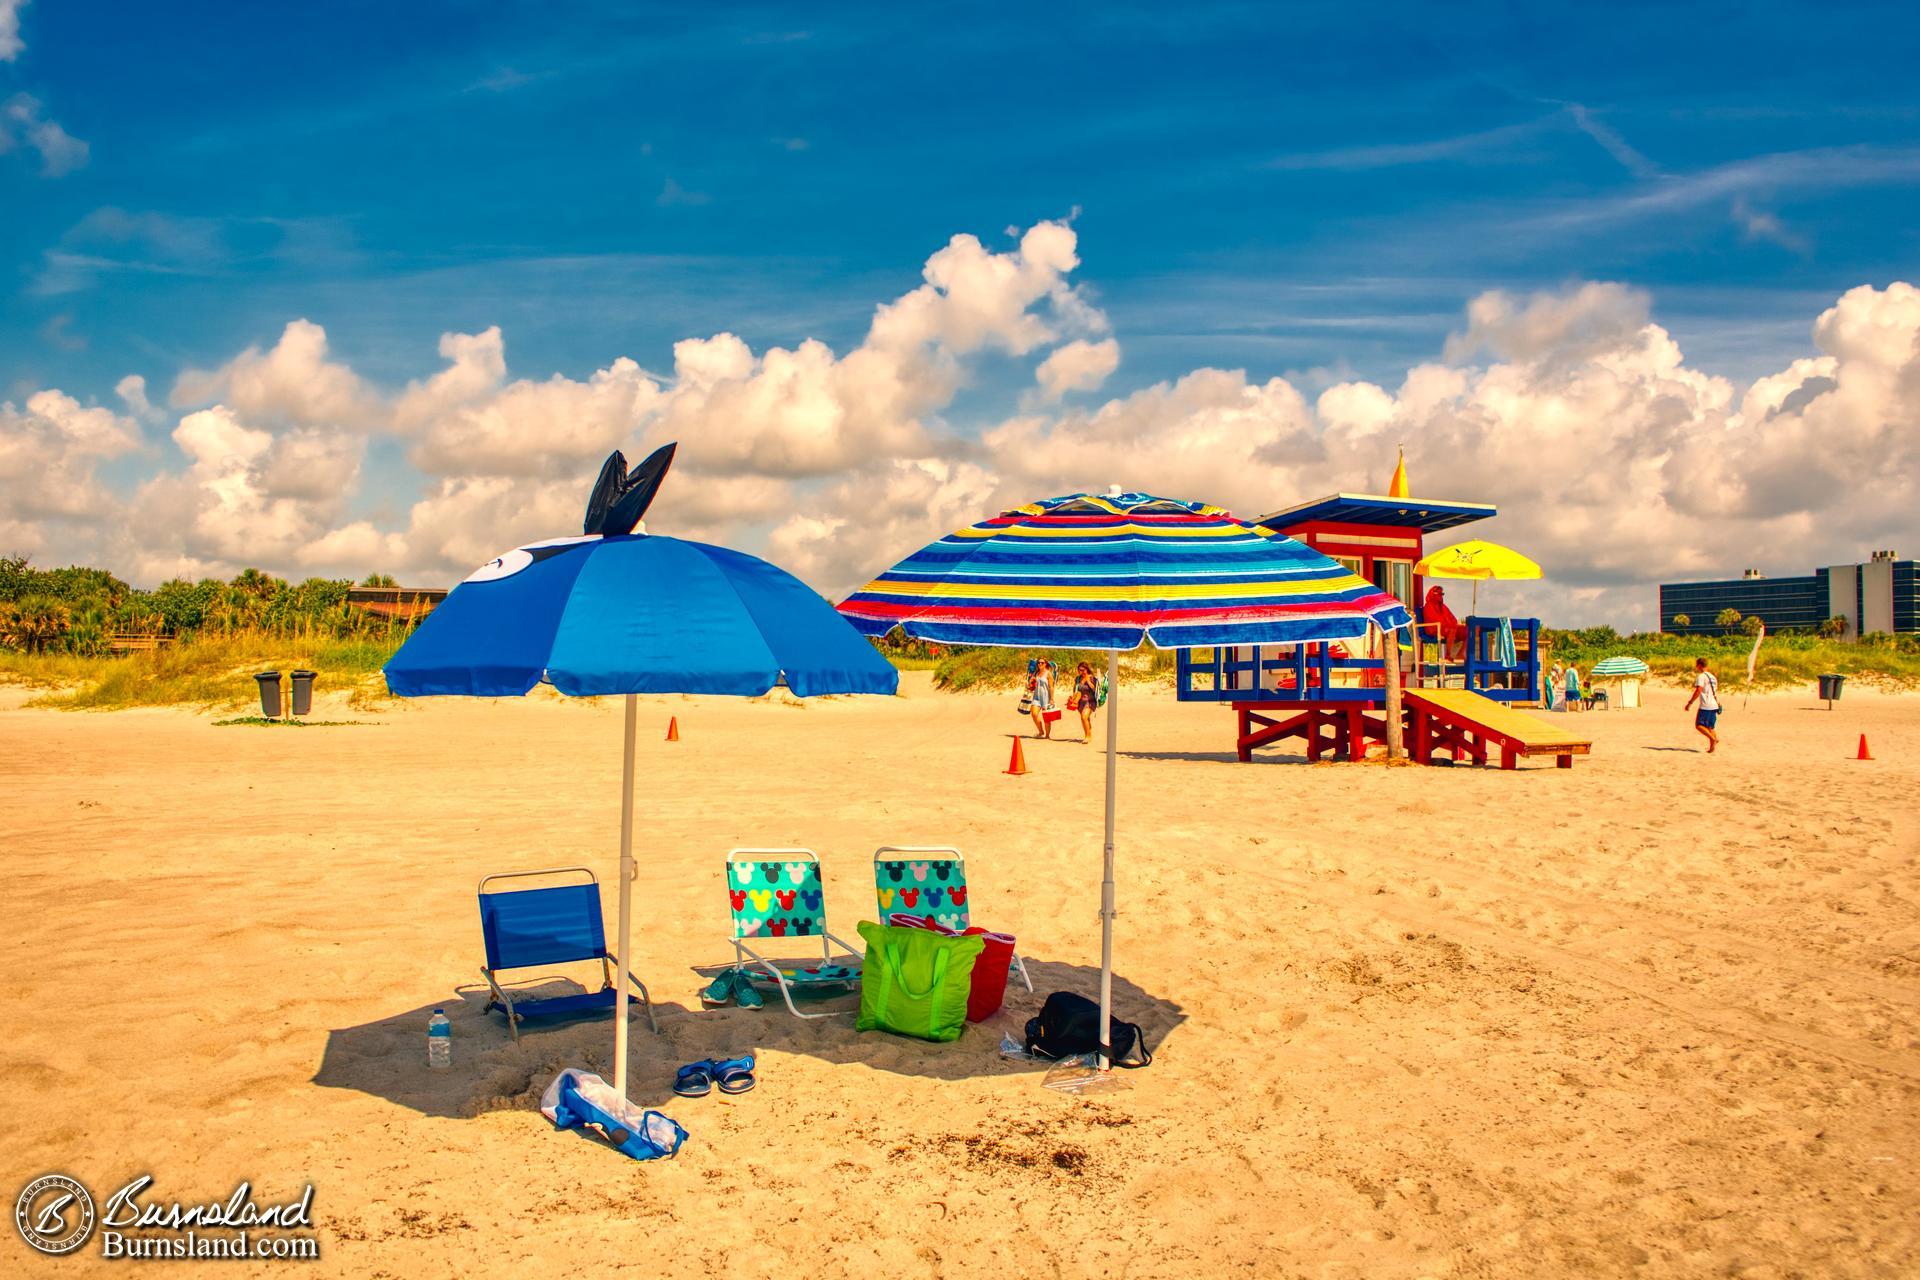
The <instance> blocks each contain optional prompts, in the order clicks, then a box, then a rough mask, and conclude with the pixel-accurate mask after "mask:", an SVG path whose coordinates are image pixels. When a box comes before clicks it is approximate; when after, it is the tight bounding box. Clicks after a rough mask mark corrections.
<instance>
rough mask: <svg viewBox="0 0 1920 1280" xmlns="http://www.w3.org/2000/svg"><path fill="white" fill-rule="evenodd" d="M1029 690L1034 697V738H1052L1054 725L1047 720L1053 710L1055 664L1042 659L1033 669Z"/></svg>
mask: <svg viewBox="0 0 1920 1280" xmlns="http://www.w3.org/2000/svg"><path fill="white" fill-rule="evenodd" d="M1027 690H1028V692H1029V693H1031V694H1032V695H1033V736H1034V737H1036V738H1051V737H1052V736H1053V725H1052V724H1050V723H1049V722H1048V720H1047V712H1049V711H1051V710H1053V664H1052V663H1051V662H1048V661H1047V660H1046V659H1045V658H1042V659H1040V661H1039V662H1038V663H1036V664H1035V665H1034V668H1033V678H1032V679H1031V680H1030V681H1029V682H1028V685H1027Z"/></svg>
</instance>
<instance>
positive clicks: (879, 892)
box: [873, 844, 1033, 991]
mask: <svg viewBox="0 0 1920 1280" xmlns="http://www.w3.org/2000/svg"><path fill="white" fill-rule="evenodd" d="M873 892H874V899H875V901H876V902H878V904H879V907H880V920H881V922H882V923H885V922H886V920H887V919H888V918H889V917H890V916H892V915H893V913H894V912H896V911H907V912H912V913H913V914H915V915H921V916H931V917H932V918H933V920H934V921H935V922H936V923H938V924H942V925H945V926H946V927H947V928H949V929H952V930H954V931H955V932H956V933H964V932H966V930H967V927H968V925H969V924H970V923H971V922H972V915H973V894H972V892H971V891H970V890H969V889H968V888H967V863H966V859H964V858H962V857H961V856H960V851H959V850H958V849H956V848H954V847H953V846H952V845H918V844H912V845H908V844H889V845H882V846H880V848H878V849H875V850H874V851H873ZM1013 972H1015V973H1018V974H1019V975H1020V981H1021V982H1022V983H1023V984H1025V986H1026V988H1027V990H1029V991H1031V990H1033V979H1031V978H1029V977H1028V976H1027V962H1026V961H1024V960H1022V959H1021V958H1020V957H1019V956H1018V955H1016V956H1014V958H1013Z"/></svg>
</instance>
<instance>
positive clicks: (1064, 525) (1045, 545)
mask: <svg viewBox="0 0 1920 1280" xmlns="http://www.w3.org/2000/svg"><path fill="white" fill-rule="evenodd" d="M840 612H841V613H842V614H844V615H845V616H846V618H847V620H848V621H850V622H852V623H853V625H854V626H856V627H858V628H859V629H860V630H862V631H864V632H866V633H867V634H868V635H884V634H886V633H887V632H888V631H890V630H892V629H893V628H894V627H899V628H901V629H902V630H903V631H905V632H906V634H908V635H910V636H914V637H916V638H918V639H922V640H934V641H939V642H941V643H943V644H977V645H998V646H1004V647H1011V648H1023V647H1026V646H1032V647H1034V648H1046V647H1051V646H1056V645H1058V646H1061V647H1065V648H1087V649H1105V650H1106V651H1107V680H1108V688H1109V693H1108V701H1107V708H1106V713H1107V803H1106V845H1105V849H1104V875H1103V877H1102V879H1101V883H1100V1044H1101V1051H1100V1054H1099V1066H1100V1067H1101V1068H1102V1069H1104V1068H1105V1067H1106V1066H1107V1061H1108V1058H1109V1056H1110V1055H1109V1053H1108V1052H1107V1033H1108V1024H1109V1020H1110V1018H1111V1014H1112V1004H1113V1001H1112V995H1113V917H1114V885H1113V822H1114V795H1115V790H1116V781H1115V762H1116V759H1117V757H1118V755H1119V743H1120V725H1119V712H1120V680H1119V675H1120V651H1121V650H1122V649H1137V648H1139V647H1140V645H1141V644H1143V643H1146V642H1148V641H1151V642H1152V643H1153V644H1155V645H1157V646H1159V647H1160V648H1163V649H1186V648H1193V647H1196V646H1210V645H1254V644H1298V643H1310V642H1324V641H1330V640H1349V639H1354V638H1356V637H1359V636H1363V635H1365V634H1366V633H1367V628H1368V627H1371V626H1378V627H1380V628H1381V629H1382V630H1386V631H1392V630H1397V629H1399V628H1401V627H1404V626H1406V625H1407V624H1408V623H1409V622H1410V621H1411V619H1410V617H1409V616H1408V613H1407V609H1406V606H1405V605H1403V604H1401V602H1400V601H1398V600H1396V599H1395V598H1394V597H1393V596H1391V595H1389V594H1388V593H1386V592H1384V591H1382V590H1380V588H1378V587H1376V586H1374V585H1373V584H1372V583H1370V582H1368V581H1366V580H1365V579H1364V578H1361V577H1359V576H1357V575H1355V574H1354V573H1353V572H1352V571H1350V570H1348V569H1347V568H1346V567H1345V566H1343V565H1341V564H1340V563H1339V562H1338V561H1335V560H1332V559H1329V558H1328V557H1326V556H1323V555H1321V554H1320V553H1319V552H1318V551H1315V550H1314V549H1313V548H1311V547H1308V546H1306V545H1304V544H1302V543H1299V542H1296V541H1294V540H1293V539H1292V538H1288V537H1285V536H1283V535H1281V534H1278V533H1275V532H1274V531H1273V530H1271V529H1268V528H1266V527H1265V526H1263V525H1250V524H1244V523H1242V522H1241V521H1239V520H1236V519H1234V518H1233V516H1232V515H1230V514H1229V513H1228V512H1227V511H1225V510H1224V509H1222V508H1220V507H1214V506H1208V505H1207V504H1206V503H1203V502H1181V501H1178V500H1176V499H1172V498H1158V497H1155V496H1153V495H1152V494H1147V493H1121V492H1120V491H1119V490H1118V489H1114V490H1111V491H1109V492H1108V493H1107V494H1106V495H1105V496H1095V495H1093V494H1086V493H1075V494H1069V495H1067V496H1065V497H1060V498H1047V499H1045V500H1043V501H1040V502H1033V503H1029V504H1027V505H1026V506H1024V507H1015V508H1013V509H1012V510H1010V511H1003V512H1001V513H1000V514H999V515H997V516H994V517H992V518H990V519H987V520H982V521H980V522H979V523H977V524H973V525H969V526H968V527H967V528H965V529H961V530H959V531H957V532H955V533H950V534H948V535H947V536H946V537H944V538H942V539H940V540H939V541H938V542H934V543H931V544H929V545H928V546H926V547H925V548H923V549H921V550H920V551H917V552H915V553H914V554H913V555H910V556H908V557H907V558H906V559H905V560H902V561H901V562H900V563H899V564H897V565H895V566H894V567H893V568H891V569H889V570H887V571H886V572H885V573H883V574H881V575H880V576H879V577H878V578H875V579H874V580H873V581H872V582H869V583H868V584H867V585H866V586H864V587H862V588H860V590H858V591H856V592H854V593H853V594H852V595H851V596H849V597H848V598H847V599H846V600H845V601H843V602H842V603H841V605H840Z"/></svg>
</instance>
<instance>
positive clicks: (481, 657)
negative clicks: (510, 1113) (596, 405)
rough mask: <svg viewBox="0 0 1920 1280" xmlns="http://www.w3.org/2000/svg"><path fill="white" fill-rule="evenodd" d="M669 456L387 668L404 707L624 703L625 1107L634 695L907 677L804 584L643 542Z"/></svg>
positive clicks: (724, 557)
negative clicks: (601, 698)
mask: <svg viewBox="0 0 1920 1280" xmlns="http://www.w3.org/2000/svg"><path fill="white" fill-rule="evenodd" d="M672 451H673V446H672V445H667V446H666V447H665V448H663V449H662V450H660V451H658V452H657V453H655V454H654V456H653V457H651V458H649V459H647V461H646V462H645V463H643V464H642V465H641V467H640V468H639V469H638V470H637V471H636V472H635V473H634V474H633V476H632V477H628V475H627V470H626V459H625V458H624V457H623V456H622V455H620V454H618V453H615V454H614V455H613V456H612V457H611V458H609V459H608V460H607V465H606V467H605V468H604V469H603V470H602V472H601V476H600V481H599V483H598V484H597V485H596V486H595V489H594V497H593V500H592V501H591V502H590V504H589V505H588V508H587V519H586V522H585V530H586V532H585V533H584V534H583V535H582V536H580V537H570V538H554V539H551V540H549V541H546V542H535V543H529V544H527V545H526V546H523V547H518V548H516V549H514V550H512V551H509V552H507V553H506V554H505V555H503V556H500V557H498V558H496V559H494V560H491V561H489V562H488V563H486V564H484V565H482V566H481V567H480V568H479V569H476V570H475V571H474V572H473V573H472V574H471V575H469V576H468V578H467V579H466V581H464V582H462V583H461V584H460V585H459V586H457V587H455V588H454V589H453V590H452V591H451V592H450V593H449V594H448V595H447V598H446V600H445V601H443V602H442V603H441V604H440V606H439V607H438V608H436V609H435V610H434V611H433V612H432V613H431V614H429V615H427V618H426V620H425V621H423V622H422V623H421V624H420V625H419V627H418V628H416V629H415V631H414V633H413V634H412V636H410V637H409V638H408V639H407V642H406V643H405V644H403V645H401V646H400V650H399V652H397V653H395V654H394V655H393V657H392V659H390V660H389V661H388V663H387V665H386V668H385V672H386V677H387V687H388V688H389V689H391V690H392V691H393V692H394V693H395V694H396V695H398V696H400V697H403V698H417V697H428V696H434V695H463V696H467V697H479V698H500V697H519V696H521V695H523V694H525V693H527V692H529V691H530V690H532V689H533V688H534V687H535V686H537V685H540V684H550V685H552V686H553V687H554V688H555V689H557V690H559V691H560V692H561V693H564V694H570V695H574V696H578V697H591V696H595V695H600V694H624V695H626V748H625V752H626V753H625V757H624V763H623V767H622V773H621V793H620V949H619V956H618V960H619V966H620V979H619V981H620V987H619V994H618V996H617V998H616V999H617V1003H616V1011H615V1021H614V1062H615V1065H614V1088H615V1090H616V1091H617V1092H618V1093H619V1094H620V1096H621V1097H623V1098H624V1097H626V1096H627V972H628V963H629V958H628V949H629V943H630V941H631V933H632V919H633V778H634V737H635V726H636V720H637V716H638V706H637V703H636V700H635V699H636V695H638V694H642V693H723V694H737V695H740V696H743V697H756V696H758V695H760V694H763V693H766V692H767V691H769V690H770V689H772V688H773V687H774V686H775V685H782V684H784V685H785V686H786V687H787V688H789V689H791V690H792V691H793V692H794V694H795V695H797V696H799V697H802V698H805V697H812V696H814V695H816V694H827V693H882V694H891V693H893V692H894V691H895V690H896V689H897V688H898V686H899V682H900V676H899V673H898V672H897V671H895V670H894V668H893V665H892V664H891V663H889V662H888V661H887V660H886V659H885V658H883V657H881V656H880V654H879V653H877V652H876V651H875V650H874V647H873V646H872V645H871V644H869V643H868V642H867V641H866V640H865V639H864V638H863V637H862V636H861V635H860V634H859V633H858V632H856V631H855V630H854V629H853V628H852V627H850V626H848V625H847V624H846V622H844V621H843V620H842V619H841V618H840V616H839V615H838V614H836V613H835V612H834V610H833V607H832V606H831V605H830V604H828V603H827V601H826V600H825V599H823V598H822V597H821V596H820V595H819V594H818V593H816V592H815V591H814V590H813V589H812V588H810V587H808V586H807V585H806V584H805V583H803V582H801V581H799V580H798V579H797V578H794V577H793V576H792V575H791V574H788V573H787V572H786V571H785V570H783V569H779V568H776V567H775V566H773V565H771V564H768V563H767V562H766V561H764V560H758V559H755V558H754V557H753V556H750V555H745V554H742V553H741V552H738V551H730V550H728V549H727V548H725V547H715V546H710V545H708V544H706V543H704V542H688V541H685V540H683V539H680V538H668V537H661V536H657V535H652V534H647V533H644V532H643V533H633V532H631V530H632V529H633V528H634V527H635V526H636V525H637V524H638V523H639V520H640V517H641V515H643V514H644V513H645V511H646V508H647V506H648V505H649V503H651V501H652V498H653V493H654V491H655V490H656V489H657V488H658V487H659V483H660V480H661V479H662V478H663V477H664V476H665V473H666V469H667V466H668V464H669V463H670V462H671V460H672Z"/></svg>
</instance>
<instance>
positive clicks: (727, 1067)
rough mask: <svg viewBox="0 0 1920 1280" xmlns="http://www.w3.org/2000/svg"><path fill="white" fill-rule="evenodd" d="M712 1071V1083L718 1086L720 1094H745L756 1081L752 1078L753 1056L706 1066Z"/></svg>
mask: <svg viewBox="0 0 1920 1280" xmlns="http://www.w3.org/2000/svg"><path fill="white" fill-rule="evenodd" d="M706 1065H707V1066H708V1067H710V1068H712V1070H713V1081H714V1083H715V1084H718V1085H719V1086H720V1092H722V1093H727V1094H736V1093H746V1092H748V1091H750V1090H751V1089H752V1088H753V1086H754V1084H755V1083H756V1081H755V1080H754V1078H753V1055H752V1054H748V1055H746V1056H745V1057H744V1058H728V1059H726V1060H724V1061H713V1062H709V1063H707V1064H706Z"/></svg>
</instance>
